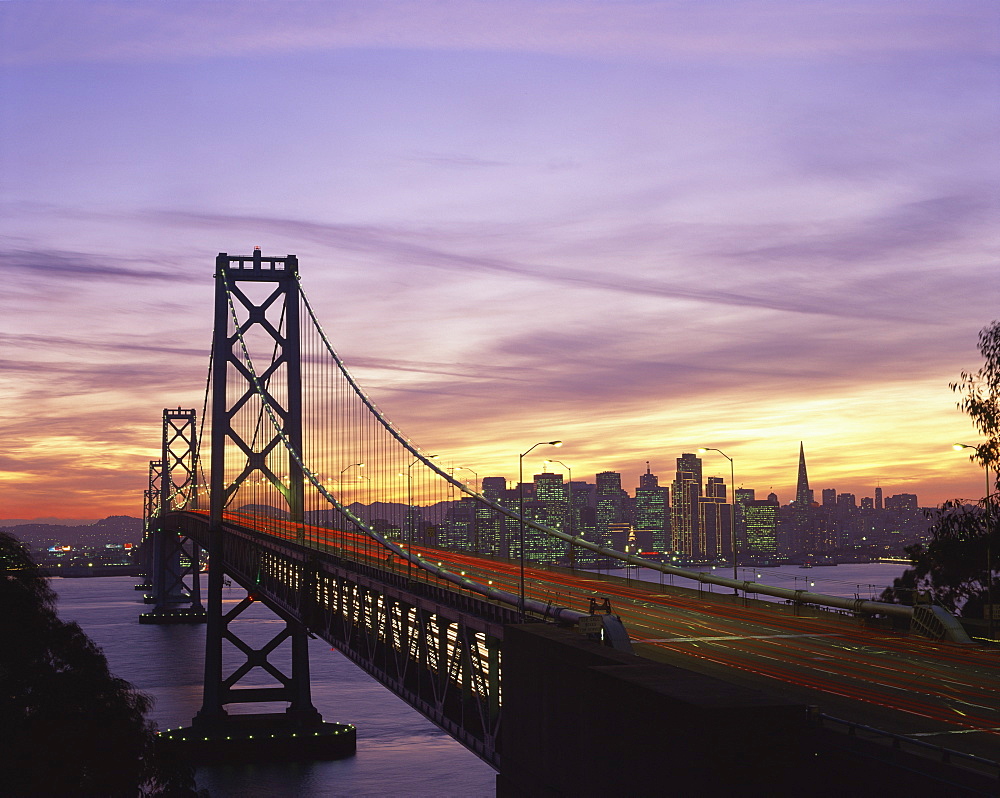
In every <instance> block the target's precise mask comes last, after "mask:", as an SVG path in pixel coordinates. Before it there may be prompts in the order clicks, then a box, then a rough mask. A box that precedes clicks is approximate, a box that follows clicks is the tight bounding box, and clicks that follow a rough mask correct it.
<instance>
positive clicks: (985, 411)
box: [949, 321, 1000, 489]
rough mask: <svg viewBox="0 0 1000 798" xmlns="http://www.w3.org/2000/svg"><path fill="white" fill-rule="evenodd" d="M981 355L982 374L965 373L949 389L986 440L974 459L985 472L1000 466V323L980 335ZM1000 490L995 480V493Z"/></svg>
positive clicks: (976, 372) (974, 449)
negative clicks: (955, 394) (959, 398)
mask: <svg viewBox="0 0 1000 798" xmlns="http://www.w3.org/2000/svg"><path fill="white" fill-rule="evenodd" d="M979 351H980V352H981V353H982V355H983V360H984V364H983V367H982V368H981V369H979V371H975V372H967V371H963V372H962V376H961V379H960V380H959V381H958V382H953V383H950V385H949V387H950V388H951V389H952V390H953V391H955V392H957V393H961V394H963V397H962V401H960V402H959V403H958V408H959V410H961V411H962V412H963V413H965V414H966V415H967V416H969V418H971V419H972V423H973V424H974V425H975V427H976V429H977V430H979V432H980V433H981V434H982V435H983V437H984V438H986V441H985V442H984V443H981V444H979V445H978V446H976V447H974V448H973V452H974V454H972V456H971V459H972V460H973V461H976V462H978V463H979V464H980V465H982V467H983V468H986V469H993V471H994V472H996V470H997V464H998V463H1000V321H993V322H991V323H990V324H989V326H987V327H984V328H983V329H982V330H980V331H979ZM997 487H1000V486H998V485H997V482H996V480H994V489H996V488H997Z"/></svg>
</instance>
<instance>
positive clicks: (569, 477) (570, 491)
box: [545, 460, 576, 571]
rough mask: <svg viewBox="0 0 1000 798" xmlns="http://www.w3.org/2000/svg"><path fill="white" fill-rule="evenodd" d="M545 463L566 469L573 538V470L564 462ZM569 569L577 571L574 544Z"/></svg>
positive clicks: (567, 495)
mask: <svg viewBox="0 0 1000 798" xmlns="http://www.w3.org/2000/svg"><path fill="white" fill-rule="evenodd" d="M545 462H546V463H559V465H561V466H562V467H563V468H565V469H566V480H567V482H566V505H567V508H566V509H567V512H568V514H569V534H570V537H573V469H572V468H570V467H569V466H568V465H566V464H565V463H564V462H563V461H562V460H546V461H545ZM569 567H570V568H571V569H573V570H574V571H575V570H576V547H575V546H574V545H573V544H572V543H570V544H569Z"/></svg>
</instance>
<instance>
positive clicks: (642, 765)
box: [497, 624, 997, 798]
mask: <svg viewBox="0 0 1000 798" xmlns="http://www.w3.org/2000/svg"><path fill="white" fill-rule="evenodd" d="M503 670H504V674H503V691H504V692H503V696H504V709H503V712H504V718H503V732H502V737H501V744H502V745H501V751H502V755H501V757H500V768H499V771H500V772H499V774H498V776H497V796H498V798H554V797H555V796H574V798H581V797H583V798H585V797H586V796H594V798H599V797H600V798H603V796H609V795H614V796H618V795H622V796H624V795H629V796H632V795H699V796H700V795H705V796H708V795H727V796H728V795H734V796H736V795H738V796H741V798H774V796H797V795H809V796H816V798H843V796H846V795H850V796H854V797H855V798H876V797H877V798H884V796H887V795H906V796H927V798H930V797H931V796H934V798H937V797H938V796H941V795H949V796H952V797H953V798H955V797H957V796H970V797H971V796H975V795H995V794H997V793H996V788H997V781H996V776H995V774H994V775H993V776H992V777H990V776H987V775H980V774H977V773H973V772H970V771H968V770H964V769H961V768H958V767H955V766H953V765H949V764H948V762H947V761H945V762H942V761H940V760H939V759H932V758H929V757H924V756H920V755H917V754H915V753H911V752H908V751H903V750H900V749H899V748H898V746H897V743H899V742H901V741H902V739H903V738H897V739H896V740H895V741H888V742H884V743H879V742H877V741H869V740H862V739H861V738H860V737H857V736H853V732H852V733H851V734H848V733H845V732H841V731H838V730H835V729H833V728H830V726H829V725H827V726H824V725H823V724H822V723H821V722H820V721H821V716H820V715H819V713H818V712H817V710H816V708H815V707H807V706H805V705H802V704H795V703H790V702H787V701H783V700H781V699H776V698H774V697H771V696H769V695H767V694H766V693H764V692H762V691H758V690H754V689H750V688H747V687H744V686H741V685H737V684H733V683H729V682H727V681H723V680H721V679H718V678H715V677H712V676H707V675H704V674H702V673H699V672H697V671H694V670H688V669H686V668H681V667H676V666H673V665H668V664H665V663H660V662H653V661H650V660H648V659H644V658H642V657H638V656H635V655H632V654H628V653H626V652H621V651H616V650H614V649H611V648H609V647H606V646H602V645H600V644H599V643H596V642H594V641H591V640H587V639H585V638H584V637H582V636H581V635H579V634H577V633H574V632H572V631H569V630H566V629H561V628H558V627H555V626H551V625H547V624H524V625H517V626H506V627H505V628H504V643H503Z"/></svg>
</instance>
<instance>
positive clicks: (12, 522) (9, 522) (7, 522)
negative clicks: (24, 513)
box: [0, 518, 97, 529]
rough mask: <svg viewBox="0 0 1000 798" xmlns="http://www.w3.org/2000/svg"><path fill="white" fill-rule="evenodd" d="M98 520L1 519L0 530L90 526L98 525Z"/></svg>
mask: <svg viewBox="0 0 1000 798" xmlns="http://www.w3.org/2000/svg"><path fill="white" fill-rule="evenodd" d="M96 523H97V519H96V518H0V529H10V528H11V527H12V526H24V525H25V524H49V525H51V526H90V525H91V524H96Z"/></svg>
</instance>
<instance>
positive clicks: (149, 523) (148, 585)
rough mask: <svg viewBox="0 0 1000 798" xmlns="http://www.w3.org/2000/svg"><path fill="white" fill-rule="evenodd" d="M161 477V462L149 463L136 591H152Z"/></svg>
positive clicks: (151, 461) (143, 500)
mask: <svg viewBox="0 0 1000 798" xmlns="http://www.w3.org/2000/svg"><path fill="white" fill-rule="evenodd" d="M162 476H163V460H150V461H149V482H148V484H147V486H146V489H145V490H144V491H143V492H142V542H141V543H140V545H139V555H138V556H139V567H140V569H141V571H140V572H141V574H142V581H141V582H140V583H139V584H138V585H136V586H135V589H136V590H142V591H146V592H148V591H150V590H152V589H153V531H154V529H155V525H156V517H157V516H158V515H159V514H160V479H161V478H162Z"/></svg>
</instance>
